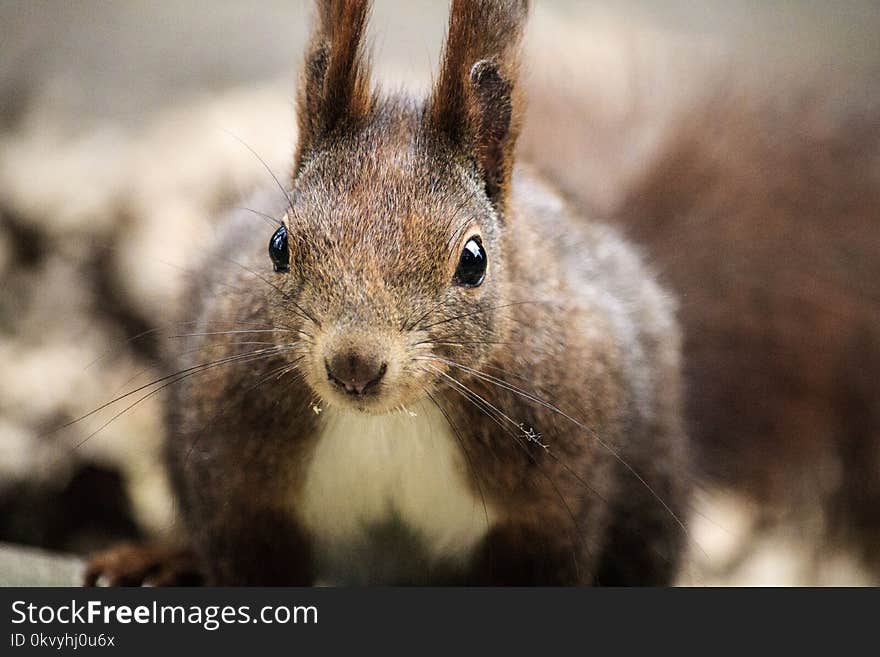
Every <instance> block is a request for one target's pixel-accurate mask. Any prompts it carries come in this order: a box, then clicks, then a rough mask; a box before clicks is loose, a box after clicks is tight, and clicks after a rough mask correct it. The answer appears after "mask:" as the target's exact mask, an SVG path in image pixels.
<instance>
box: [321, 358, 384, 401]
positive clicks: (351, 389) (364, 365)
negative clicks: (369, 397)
mask: <svg viewBox="0 0 880 657" xmlns="http://www.w3.org/2000/svg"><path fill="white" fill-rule="evenodd" d="M324 368H325V369H326V370H327V379H328V380H329V381H330V382H331V383H333V384H334V385H335V386H336V387H337V388H340V389H341V390H342V391H344V392H345V393H347V394H349V395H364V394H367V393H368V392H370V391H371V390H373V389H374V388H375V387H376V386H377V385H378V384H379V382H380V381H381V380H382V378H383V377H384V376H385V373H386V372H387V371H388V364H387V363H385V362H381V363H380V362H379V361H378V360H376V359H371V358H364V357H363V356H360V355H358V354H356V353H346V354H337V355H336V356H334V357H333V358H332V359H330V360H329V361H328V360H326V359H325V360H324Z"/></svg>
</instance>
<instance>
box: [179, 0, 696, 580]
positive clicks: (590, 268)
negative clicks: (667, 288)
mask: <svg viewBox="0 0 880 657" xmlns="http://www.w3.org/2000/svg"><path fill="white" fill-rule="evenodd" d="M335 6H336V5H335V4H334V3H319V9H320V10H321V11H319V21H318V25H317V35H318V36H317V37H316V40H313V45H312V47H311V49H310V54H309V55H308V58H309V62H311V61H312V60H313V59H314V57H315V52H316V46H315V45H314V44H315V43H319V44H323V43H327V42H328V41H327V38H326V37H325V36H322V35H325V34H330V35H331V38H330V39H329V43H330V44H331V47H330V50H329V52H324V51H321V48H323V46H321V45H319V46H317V51H321V53H322V54H321V55H320V56H319V57H318V59H319V62H324V63H323V64H320V65H314V66H313V65H312V64H311V63H307V70H306V74H305V80H304V86H305V94H304V96H302V97H301V102H300V107H301V111H305V112H306V113H307V114H308V116H303V117H301V118H300V122H301V126H302V127H303V131H304V135H303V139H304V142H303V143H302V144H301V145H300V151H299V152H300V157H299V164H298V166H297V170H296V175H295V177H294V179H293V181H292V187H291V192H290V197H289V201H288V199H287V198H285V197H282V195H281V194H280V193H279V194H276V195H275V197H274V198H275V199H276V200H274V201H265V199H264V205H262V206H260V207H261V208H262V209H264V210H265V211H266V212H268V213H271V214H272V215H273V216H277V217H282V218H283V221H284V224H285V225H286V226H287V229H288V233H289V250H290V263H291V265H290V271H289V272H285V273H273V272H272V268H271V265H270V263H269V260H268V258H267V256H266V253H265V248H266V247H265V245H266V241H267V239H268V235H267V234H265V233H264V232H263V231H259V230H255V229H254V225H253V223H252V222H251V221H249V220H246V219H244V218H243V217H240V216H239V217H235V218H233V219H232V220H230V221H229V222H228V223H227V225H226V233H225V238H224V239H223V241H222V242H221V244H220V246H219V248H218V250H217V252H216V254H215V256H213V257H212V258H211V259H209V260H208V262H207V263H206V265H205V268H204V271H203V276H202V280H201V282H200V283H199V284H198V285H197V286H196V287H195V288H194V290H193V301H192V307H193V308H194V309H195V310H196V312H197V313H198V314H199V316H200V317H201V324H200V327H199V328H198V329H197V330H196V331H194V333H196V334H197V335H195V336H193V337H192V338H191V340H190V341H189V344H187V345H185V346H184V347H183V351H182V353H181V354H180V355H179V356H178V358H177V361H176V362H177V365H178V367H179V368H180V369H183V368H186V367H191V366H193V364H198V363H202V362H206V361H208V362H211V361H214V360H215V359H218V358H223V357H234V356H236V355H240V356H242V357H244V358H245V359H246V360H245V362H244V364H240V363H232V364H223V365H221V366H218V367H216V368H214V369H211V370H208V371H205V372H204V373H202V372H199V375H198V376H192V377H188V378H186V379H184V380H181V381H180V382H179V383H178V384H177V385H175V386H173V387H172V390H173V393H172V396H171V399H170V401H169V406H168V409H169V434H168V441H167V453H168V461H169V468H170V471H171V474H172V480H173V484H174V489H175V491H176V494H177V498H178V500H179V503H180V509H181V512H182V521H183V529H184V531H185V534H186V536H187V538H188V540H189V541H190V543H191V545H192V546H193V549H194V551H195V554H196V557H197V559H198V561H199V562H200V563H201V564H202V566H203V568H204V571H205V574H206V576H207V579H208V581H209V582H211V583H217V584H243V583H247V584H311V583H314V582H315V581H316V578H317V577H318V575H319V573H317V572H316V566H315V564H316V563H317V561H318V556H319V555H316V554H315V552H314V550H315V547H314V541H313V537H311V536H310V535H309V533H308V531H306V530H305V528H304V526H303V525H302V524H301V522H299V521H298V520H297V517H298V516H297V514H296V513H295V511H296V505H297V501H298V499H300V498H301V495H302V489H303V485H304V483H303V482H304V478H305V476H306V472H307V469H308V467H309V464H310V459H311V455H312V454H313V453H314V451H315V446H316V443H317V441H318V440H319V439H320V438H321V432H320V429H319V427H320V424H321V417H320V415H318V414H317V411H321V410H322V409H324V410H327V409H333V408H357V409H359V411H360V412H361V413H363V414H365V417H366V414H372V415H382V414H386V413H391V412H395V409H397V408H399V407H408V406H409V405H410V404H413V403H415V402H417V401H418V400H430V401H431V402H432V403H434V404H436V405H437V407H438V408H439V409H440V410H441V412H442V414H443V416H444V417H445V419H446V421H447V422H448V423H449V426H450V428H451V429H452V430H453V432H454V434H455V436H456V438H457V440H458V444H459V447H460V448H461V456H462V469H463V475H464V476H465V477H466V478H467V481H468V486H469V487H470V488H471V492H472V493H473V495H474V496H475V497H476V499H482V500H483V502H484V503H485V504H487V505H489V506H491V507H492V508H493V509H494V510H495V513H496V515H497V518H496V519H495V520H494V521H493V524H492V526H491V528H490V531H489V532H488V534H487V535H486V537H485V539H484V540H483V542H482V544H481V545H480V546H479V547H478V548H477V549H476V551H475V552H474V553H473V555H472V556H471V558H470V559H469V560H468V562H467V563H465V564H458V565H454V566H452V565H450V564H446V563H433V562H430V561H428V560H423V561H420V562H419V570H418V572H419V573H420V574H419V578H418V580H415V581H419V582H422V581H424V582H431V583H451V582H456V583H480V584H485V583H496V584H497V583H504V584H590V583H596V582H598V583H601V584H636V583H638V584H663V583H668V582H670V581H671V578H672V576H673V575H674V573H675V570H676V566H677V563H678V560H679V556H680V555H679V553H680V550H681V545H682V542H683V539H684V529H683V527H682V526H680V520H679V519H680V518H681V517H682V516H683V514H684V511H685V508H686V504H687V500H688V491H689V476H688V474H687V445H686V440H685V436H684V433H683V430H682V426H681V422H680V417H679V414H680V403H681V400H680V390H679V344H678V331H677V326H676V323H675V320H674V318H673V304H672V303H671V301H670V300H669V298H668V297H667V295H666V294H665V293H664V292H663V291H662V290H661V289H660V288H659V287H658V286H657V285H656V283H655V282H654V281H653V279H652V276H651V274H650V272H649V271H648V270H647V269H646V268H645V267H644V266H643V265H642V263H641V262H640V259H639V258H638V256H637V255H636V254H635V253H634V252H633V251H632V250H631V249H630V248H629V247H628V246H627V245H626V244H625V243H624V242H622V241H621V240H620V239H619V238H618V237H617V236H616V235H615V234H614V232H613V231H611V230H610V229H608V228H607V227H604V226H601V225H597V224H593V223H590V222H589V221H587V220H586V219H584V218H583V217H580V216H577V215H576V214H574V213H573V212H572V210H571V209H570V208H569V207H568V206H567V205H566V204H565V202H564V201H562V200H561V199H560V198H559V196H558V195H557V194H556V193H555V192H554V191H553V190H552V189H551V188H550V187H548V186H547V185H546V184H544V183H542V182H541V181H540V180H539V179H537V178H536V177H535V176H534V174H533V173H531V172H530V171H529V170H528V169H526V168H520V169H518V170H517V171H516V172H515V173H514V172H513V168H512V153H513V148H514V145H515V140H516V133H517V126H516V121H515V119H514V118H513V117H514V115H515V111H514V109H513V107H514V103H515V98H516V93H515V91H514V88H515V73H516V63H515V57H516V52H515V51H516V50H517V37H518V35H519V34H520V33H521V29H522V22H523V20H524V18H525V6H524V3H522V2H515V1H509V2H501V1H498V0H486V1H485V2H455V3H453V9H452V18H451V20H450V36H449V40H448V43H447V47H446V54H445V63H444V66H443V72H442V73H441V76H440V80H439V81H438V84H437V87H436V89H435V91H434V93H433V95H432V96H431V98H430V100H429V101H428V102H427V103H426V104H422V103H419V102H416V101H413V100H411V99H408V98H402V97H384V98H379V97H378V96H377V97H375V98H373V97H372V96H368V94H367V92H366V87H365V86H363V82H362V78H361V77H360V76H361V75H362V73H363V69H361V68H360V67H356V70H355V71H354V72H351V73H350V75H341V76H338V77H334V76H329V77H326V76H325V75H324V74H323V73H322V71H323V69H324V68H326V67H327V64H326V61H329V62H330V64H329V67H330V69H332V66H333V64H332V63H333V62H334V60H337V58H338V61H349V62H350V61H359V60H357V58H356V57H355V59H352V53H357V52H359V48H360V45H359V39H360V36H361V33H362V31H363V20H362V19H363V16H365V12H366V8H365V7H364V6H363V5H362V4H360V3H353V4H351V5H349V4H346V5H345V10H342V9H341V8H339V7H337V9H338V10H339V11H338V12H337V13H333V12H332V11H331V8H332V7H335ZM331 15H332V16H333V20H330V21H328V20H327V17H328V16H331ZM352 26H354V27H352ZM339 35H345V36H344V37H342V36H339ZM337 36H339V38H337ZM327 58H329V60H328V59H327ZM480 62H488V63H484V64H480V65H479V66H477V68H476V69H474V65H475V64H479V63H480ZM472 70H475V71H476V73H475V74H474V75H471V71H472ZM316 72H317V75H316ZM328 75H329V74H328ZM321 79H324V80H325V82H320V83H319V81H320V80H321ZM334 79H335V80H336V82H333V83H331V86H334V87H335V85H336V84H337V83H338V84H339V88H340V89H345V90H347V91H345V92H339V93H338V94H333V95H332V100H329V99H330V98H331V96H324V95H321V94H322V91H316V90H326V85H327V84H328V83H327V82H326V80H334ZM352 90H357V91H356V92H353V91H352ZM316 94H317V95H316ZM368 97H370V98H373V99H372V100H371V101H370V102H369V103H367V102H366V99H367V98H368ZM315 98H318V99H319V100H318V101H317V102H313V101H314V99H315ZM325 101H326V102H325ZM340 117H346V118H345V119H343V120H340ZM352 117H354V118H356V120H351V119H352ZM328 125H332V126H333V127H332V128H331V132H328V128H327V126H328ZM318 134H320V135H322V136H321V137H320V138H317V137H316V135H318ZM328 134H329V135H331V136H329V137H328V136H327V135H328ZM304 153H307V155H306V156H304V155H303V154H304ZM473 236H479V238H480V239H481V241H482V244H483V246H484V248H485V250H486V253H487V254H488V263H489V265H488V270H487V274H486V278H485V282H484V283H483V284H482V285H480V286H479V287H473V288H468V287H463V286H458V285H454V284H453V283H452V282H451V281H453V275H454V272H455V270H456V265H457V261H458V258H459V254H460V253H461V250H462V248H463V245H464V243H465V241H466V240H467V239H469V238H471V237H473ZM230 259H231V260H233V261H235V262H237V263H239V264H238V265H234V264H230ZM251 327H253V328H252V329H251ZM225 329H234V330H238V331H246V330H249V329H251V330H269V331H271V332H266V333H258V334H256V335H257V336H261V337H257V338H256V339H257V340H266V341H271V342H272V346H269V347H266V349H267V350H266V351H264V352H257V351H256V350H255V348H254V347H253V346H250V345H247V344H243V343H244V342H246V340H242V334H240V333H229V332H227V331H226V330H225ZM245 335H247V334H245ZM251 339H254V338H251ZM341 348H345V349H361V350H365V349H370V350H373V351H378V352H381V353H382V354H383V356H382V357H383V358H385V359H386V360H387V374H386V375H385V376H384V378H383V379H382V380H381V381H380V382H379V383H378V385H377V386H376V390H375V393H374V394H371V395H369V396H368V395H364V396H363V397H361V398H358V399H356V400H352V399H350V398H347V397H345V396H344V395H343V394H342V393H340V392H339V391H338V390H337V389H335V388H334V387H333V385H332V384H331V383H330V382H329V381H328V373H327V371H326V370H325V363H326V362H327V361H328V360H329V359H331V357H332V356H333V354H334V353H336V352H337V351H338V350H339V349H341ZM255 353H256V354H258V355H256V356H252V357H250V358H248V356H247V354H255ZM450 361H454V362H455V363H457V364H458V365H453V364H451V363H450ZM448 377H451V378H452V379H450V378H448ZM451 380H454V381H456V382H458V384H455V383H452V382H451ZM499 382H500V385H499V384H498V383H499ZM457 385H461V386H467V389H468V390H469V391H471V394H472V395H473V396H470V397H467V396H465V395H463V394H462V392H461V391H460V389H459V388H457ZM484 404H491V406H492V407H493V408H494V409H497V412H496V411H493V410H491V409H489V408H487V407H486V406H485V405H484ZM502 413H503V416H502V415H501V414H502ZM388 520H389V522H392V521H393V518H392V517H389V519H388ZM486 520H487V523H488V522H489V518H488V513H487V518H486ZM378 529H381V528H377V531H378ZM404 530H405V528H404ZM403 534H406V532H405V531H404V532H403ZM410 538H411V537H410ZM410 542H412V541H410ZM415 543H416V546H415V549H411V547H412V546H411V545H410V544H409V543H406V542H398V543H395V544H394V545H393V546H392V547H391V548H389V549H388V550H387V551H386V552H383V554H382V556H383V558H384V559H385V560H386V561H388V562H394V561H395V560H403V559H413V558H415V559H416V560H420V559H422V557H421V556H420V555H421V552H420V551H419V550H418V547H419V546H418V539H417V538H416V539H415ZM406 581H407V582H412V581H414V580H413V579H408V580H406ZM391 583H403V582H391Z"/></svg>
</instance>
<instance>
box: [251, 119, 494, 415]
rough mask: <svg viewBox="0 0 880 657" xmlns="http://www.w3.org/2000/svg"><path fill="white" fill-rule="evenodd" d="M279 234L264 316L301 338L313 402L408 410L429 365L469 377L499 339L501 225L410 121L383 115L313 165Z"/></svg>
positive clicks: (483, 198) (467, 175)
mask: <svg viewBox="0 0 880 657" xmlns="http://www.w3.org/2000/svg"><path fill="white" fill-rule="evenodd" d="M392 113H393V114H394V119H393V120H389V114H392ZM283 221H284V227H283V228H282V229H279V234H280V235H281V237H279V235H278V234H276V236H273V240H272V243H271V244H270V254H271V253H272V250H273V249H275V251H276V254H275V256H274V257H275V258H276V259H277V261H278V263H280V264H281V266H279V267H277V269H278V270H279V271H277V272H276V274H275V275H274V278H273V280H272V282H273V283H274V284H275V285H276V286H277V288H278V290H277V292H275V294H276V295H278V296H279V297H280V298H276V299H273V300H272V301H271V302H270V306H271V307H272V309H273V311H272V312H273V313H274V314H275V321H276V325H278V326H285V327H290V328H292V329H294V330H296V331H301V332H302V333H301V335H300V337H301V338H302V346H301V348H300V349H296V350H293V351H291V354H292V356H291V357H292V358H295V359H297V361H298V368H299V370H300V371H301V372H303V376H304V378H305V380H306V382H307V383H308V385H309V386H310V387H311V389H312V390H313V392H314V393H315V394H316V395H317V397H318V398H319V399H321V400H322V401H324V402H326V403H328V404H331V405H334V406H340V407H343V408H353V409H358V410H361V411H364V412H370V413H382V412H387V411H390V410H394V409H397V408H400V407H402V406H406V405H408V404H410V403H411V402H413V401H415V400H416V399H418V398H420V397H422V396H424V395H425V394H426V392H430V390H431V389H432V387H433V385H434V383H435V381H436V380H437V379H438V378H439V377H440V375H439V374H438V373H437V372H436V371H435V370H434V369H433V368H436V367H438V365H440V363H439V362H438V361H436V360H434V361H431V360H428V359H427V358H428V357H429V356H440V357H442V358H449V359H453V360H455V361H456V362H458V363H461V364H462V365H465V366H467V367H473V368H476V367H478V366H479V364H480V362H481V361H482V360H483V359H484V358H485V357H486V355H487V353H488V352H489V350H490V348H491V345H492V344H493V343H495V342H498V341H500V340H502V339H503V335H504V333H505V331H504V327H503V322H502V321H501V318H500V316H499V312H501V311H499V310H497V309H496V306H499V305H500V304H501V303H502V301H501V299H502V297H503V290H504V287H505V281H504V273H505V272H504V267H503V247H502V242H501V239H500V234H501V229H500V225H499V217H498V214H497V212H496V210H495V207H494V206H493V204H492V203H491V202H490V200H489V198H488V197H487V195H486V193H485V191H484V190H483V188H482V185H481V181H480V179H479V177H478V176H476V175H474V173H473V170H472V168H470V167H468V166H467V165H466V163H462V162H460V161H458V159H457V158H456V157H455V154H454V153H451V152H450V151H448V149H445V148H444V147H443V146H442V145H441V144H439V143H434V142H432V141H431V140H430V139H425V138H424V132H423V131H422V129H421V126H420V125H419V121H418V115H417V113H416V112H414V111H412V110H407V109H406V108H405V107H404V108H401V107H399V106H397V107H396V106H394V104H393V103H390V102H389V103H386V104H385V107H384V109H383V111H381V112H378V113H377V118H376V120H375V121H368V122H367V123H366V124H364V125H362V126H361V127H360V128H359V129H358V130H357V131H354V132H352V133H350V134H348V135H347V136H346V138H345V140H344V142H341V143H335V144H334V146H333V147H332V148H328V149H327V150H326V151H319V152H315V153H313V154H311V155H310V157H309V159H308V160H307V161H305V162H303V163H302V165H301V168H300V171H299V173H298V175H297V178H296V181H295V184H294V186H293V192H292V194H291V203H290V208H289V210H288V212H287V213H286V215H285V216H284V219H283ZM283 238H286V239H283ZM285 257H286V260H287V262H286V270H285V267H284V265H285V263H284V260H285ZM268 264H269V263H267V265H268ZM285 298H286V300H285ZM294 303H295V305H293V304H294Z"/></svg>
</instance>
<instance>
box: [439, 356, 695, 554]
mask: <svg viewBox="0 0 880 657" xmlns="http://www.w3.org/2000/svg"><path fill="white" fill-rule="evenodd" d="M436 359H437V360H439V361H440V362H445V363H446V364H447V365H450V366H452V367H457V368H459V369H461V370H464V371H466V372H469V373H471V374H473V375H474V376H476V377H478V378H480V379H482V380H484V381H487V382H489V383H493V384H495V385H497V386H499V387H501V388H503V389H505V390H508V391H510V392H512V393H514V394H517V395H520V396H521V397H523V398H525V399H527V400H529V401H532V402H534V403H536V404H539V405H541V406H543V407H544V408H546V409H548V410H550V411H553V412H555V413H558V414H559V415H560V416H562V417H564V418H565V419H567V420H568V421H570V422H572V423H573V424H574V425H575V426H577V427H579V428H580V429H582V430H584V431H586V432H587V434H588V435H590V436H591V437H592V438H593V440H595V441H596V442H597V443H598V444H599V445H601V446H602V447H603V448H604V449H605V450H607V451H608V453H609V454H611V455H612V456H613V457H614V458H615V460H617V461H618V462H619V463H620V464H621V465H623V467H625V468H626V469H627V470H628V471H629V472H630V473H631V474H632V475H633V476H634V477H635V478H636V479H637V480H638V481H639V482H640V483H641V484H642V485H643V486H644V487H645V489H646V490H647V491H648V492H649V493H650V494H651V496H652V497H654V499H656V500H657V501H658V502H659V503H660V504H661V505H662V506H663V508H664V509H665V510H666V512H667V513H668V514H669V515H670V517H671V518H672V519H673V520H675V522H676V524H678V526H679V527H680V528H681V530H682V532H683V533H684V535H685V536H686V537H687V538H688V539H691V535H690V532H689V531H688V529H687V527H686V526H685V524H684V522H682V520H681V519H680V518H679V517H678V515H677V514H676V513H675V512H674V511H673V510H672V509H671V508H670V506H669V505H668V504H667V503H666V501H665V500H664V499H663V498H662V497H661V496H660V495H659V494H658V493H657V492H656V491H655V490H654V489H653V488H652V487H651V485H650V484H648V482H647V481H645V479H644V477H642V476H641V475H640V474H639V473H638V472H637V471H636V469H635V468H633V467H632V466H631V465H630V464H629V463H628V462H627V461H626V459H624V458H623V457H622V456H620V454H619V453H618V452H617V451H616V450H615V449H613V448H612V447H611V446H610V445H609V444H608V443H607V442H606V441H604V440H602V438H600V437H599V436H598V434H596V432H595V431H593V430H592V429H590V428H589V427H587V426H586V425H585V424H583V422H580V421H579V420H576V419H575V418H573V417H572V416H570V415H568V414H567V413H565V412H564V411H562V410H561V409H559V408H558V407H556V406H554V405H553V404H551V403H550V402H547V401H545V400H543V399H541V398H540V397H536V396H534V395H532V394H530V393H528V392H526V391H524V390H522V389H520V388H518V387H516V386H514V385H513V384H511V383H508V382H506V381H502V380H501V379H498V378H497V377H494V376H492V375H490V374H486V373H484V372H479V371H478V370H475V369H473V368H469V367H467V366H465V365H461V364H460V363H455V362H453V361H449V360H448V359H443V358H439V357H438V358H436ZM434 369H435V370H436V371H437V372H440V373H441V374H444V375H445V373H444V372H442V371H441V370H439V369H437V368H434ZM446 376H448V375H446ZM510 421H511V422H513V423H514V424H516V423H515V422H514V421H513V420H510ZM548 451H549V450H548ZM691 540H692V539H691ZM698 547H699V546H698Z"/></svg>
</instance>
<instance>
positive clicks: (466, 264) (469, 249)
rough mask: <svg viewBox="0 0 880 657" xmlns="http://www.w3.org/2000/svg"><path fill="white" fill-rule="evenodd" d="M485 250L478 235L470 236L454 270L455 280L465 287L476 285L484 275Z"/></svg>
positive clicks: (481, 280)
mask: <svg viewBox="0 0 880 657" xmlns="http://www.w3.org/2000/svg"><path fill="white" fill-rule="evenodd" d="M486 264H487V263H486V251H485V250H484V249H483V245H482V244H481V243H480V238H479V237H472V238H471V239H469V240H468V241H467V243H466V244H465V245H464V249H463V250H462V252H461V257H460V258H459V259H458V269H456V270H455V282H456V283H458V284H459V285H464V286H466V287H477V286H478V285H480V284H481V283H482V282H483V278H485V276H486Z"/></svg>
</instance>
